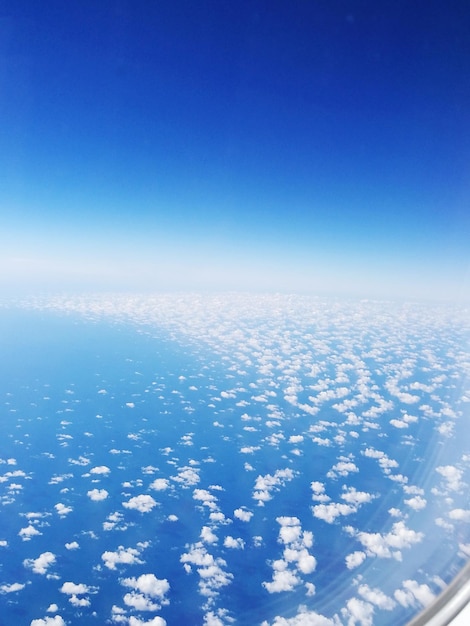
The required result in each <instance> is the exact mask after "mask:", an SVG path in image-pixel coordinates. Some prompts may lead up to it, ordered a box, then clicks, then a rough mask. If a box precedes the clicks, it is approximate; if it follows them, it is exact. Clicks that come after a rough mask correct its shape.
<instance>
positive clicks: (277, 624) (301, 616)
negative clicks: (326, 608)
mask: <svg viewBox="0 0 470 626" xmlns="http://www.w3.org/2000/svg"><path fill="white" fill-rule="evenodd" d="M261 626H270V625H269V623H268V622H263V623H262V624H261ZM271 626H338V621H337V620H332V619H329V618H327V617H325V616H324V615H320V614H319V613H316V612H315V611H309V610H307V609H306V608H305V607H299V612H298V613H297V615H295V616H294V617H280V616H278V617H276V618H274V622H272V624H271Z"/></svg>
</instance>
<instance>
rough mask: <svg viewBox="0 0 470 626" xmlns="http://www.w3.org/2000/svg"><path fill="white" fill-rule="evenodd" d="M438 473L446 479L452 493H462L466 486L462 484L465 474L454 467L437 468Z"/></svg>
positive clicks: (443, 466) (442, 466)
mask: <svg viewBox="0 0 470 626" xmlns="http://www.w3.org/2000/svg"><path fill="white" fill-rule="evenodd" d="M436 472H437V473H438V474H440V475H441V476H443V477H444V478H445V479H446V481H447V488H448V489H450V490H451V491H460V489H462V487H463V486H464V484H463V483H462V475H463V472H462V470H459V469H458V468H457V467H455V466H454V465H441V466H440V467H436Z"/></svg>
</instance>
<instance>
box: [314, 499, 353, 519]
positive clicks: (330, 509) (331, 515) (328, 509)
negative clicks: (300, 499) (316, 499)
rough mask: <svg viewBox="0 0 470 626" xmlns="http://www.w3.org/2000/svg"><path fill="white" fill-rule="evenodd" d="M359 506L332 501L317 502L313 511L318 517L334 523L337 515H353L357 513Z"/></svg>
mask: <svg viewBox="0 0 470 626" xmlns="http://www.w3.org/2000/svg"><path fill="white" fill-rule="evenodd" d="M356 511H357V507H354V506H351V505H350V504H342V503H340V502H330V503H328V504H316V505H315V506H313V507H312V513H313V515H314V516H315V517H317V518H318V519H322V520H323V521H325V522H327V523H328V524H333V522H334V521H335V520H336V518H337V517H340V516H341V515H351V513H355V512H356Z"/></svg>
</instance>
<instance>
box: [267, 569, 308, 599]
mask: <svg viewBox="0 0 470 626" xmlns="http://www.w3.org/2000/svg"><path fill="white" fill-rule="evenodd" d="M301 582H302V580H301V579H300V578H299V576H297V574H296V573H295V572H293V571H292V570H289V569H287V564H286V568H285V569H278V570H274V572H273V578H272V580H271V581H269V582H263V583H262V584H263V587H264V588H265V589H266V590H267V591H269V593H280V592H282V591H292V590H293V589H295V587H296V586H297V585H300V583H301Z"/></svg>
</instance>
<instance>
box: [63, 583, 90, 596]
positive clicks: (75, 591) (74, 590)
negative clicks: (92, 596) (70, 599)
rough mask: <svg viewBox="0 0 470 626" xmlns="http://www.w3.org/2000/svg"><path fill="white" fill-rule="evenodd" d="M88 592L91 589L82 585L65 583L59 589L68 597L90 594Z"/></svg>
mask: <svg viewBox="0 0 470 626" xmlns="http://www.w3.org/2000/svg"><path fill="white" fill-rule="evenodd" d="M90 590H91V587H88V585H85V584H84V583H72V582H65V583H64V584H63V585H62V587H61V588H60V591H61V592H62V593H65V594H67V595H69V596H72V595H83V594H85V593H90Z"/></svg>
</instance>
